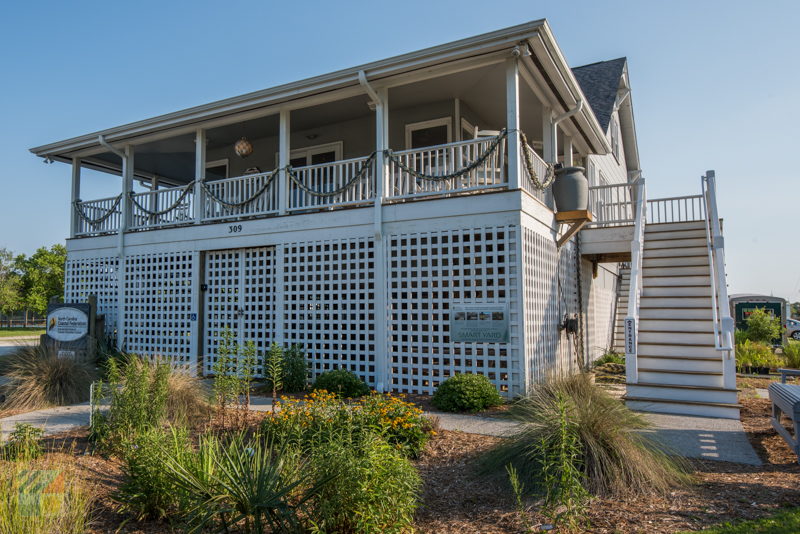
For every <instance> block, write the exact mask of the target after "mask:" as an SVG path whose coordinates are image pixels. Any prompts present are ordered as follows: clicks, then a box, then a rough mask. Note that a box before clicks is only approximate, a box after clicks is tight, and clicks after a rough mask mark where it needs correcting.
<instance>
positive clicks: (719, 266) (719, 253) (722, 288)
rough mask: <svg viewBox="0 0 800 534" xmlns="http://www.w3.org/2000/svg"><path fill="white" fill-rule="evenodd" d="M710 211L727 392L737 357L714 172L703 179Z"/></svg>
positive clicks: (714, 305)
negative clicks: (735, 354)
mask: <svg viewBox="0 0 800 534" xmlns="http://www.w3.org/2000/svg"><path fill="white" fill-rule="evenodd" d="M701 184H702V188H703V195H702V196H703V200H704V204H705V208H706V210H705V212H706V214H707V215H706V221H705V222H706V224H705V227H706V243H707V246H708V266H709V272H710V273H711V314H712V318H713V322H714V345H715V348H716V349H717V350H718V351H722V352H727V354H726V355H725V356H724V357H723V359H722V379H723V384H724V386H725V387H726V388H727V389H735V388H736V360H735V358H734V350H733V349H734V347H733V339H734V335H733V333H734V328H735V325H734V321H733V317H731V312H730V307H729V304H728V287H727V277H726V274H725V240H724V238H723V237H722V229H721V228H720V224H719V215H718V213H717V185H716V177H715V175H714V171H706V175H705V176H703V177H702V178H701Z"/></svg>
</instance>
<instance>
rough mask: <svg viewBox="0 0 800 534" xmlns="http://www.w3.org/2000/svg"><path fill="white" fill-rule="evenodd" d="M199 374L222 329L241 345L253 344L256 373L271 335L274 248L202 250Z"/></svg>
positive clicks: (207, 368)
mask: <svg viewBox="0 0 800 534" xmlns="http://www.w3.org/2000/svg"><path fill="white" fill-rule="evenodd" d="M204 284H205V287H206V289H205V292H204V295H203V305H204V314H203V342H204V343H203V346H204V352H205V357H204V374H206V375H210V374H213V372H214V371H213V367H214V362H216V354H217V347H218V346H219V340H220V339H221V338H222V335H223V333H224V332H225V330H226V329H227V330H230V332H231V334H232V335H233V340H234V341H235V342H237V343H239V345H241V346H244V344H245V343H247V342H248V341H252V342H253V343H255V345H256V352H257V358H256V374H257V375H258V376H261V374H262V373H263V363H264V355H265V354H266V352H267V350H269V345H270V343H271V342H272V341H273V340H274V339H275V300H274V296H275V249H274V248H273V247H258V248H245V249H232V250H214V251H208V252H206V253H205V281H204Z"/></svg>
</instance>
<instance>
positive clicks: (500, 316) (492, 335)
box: [450, 304, 508, 343]
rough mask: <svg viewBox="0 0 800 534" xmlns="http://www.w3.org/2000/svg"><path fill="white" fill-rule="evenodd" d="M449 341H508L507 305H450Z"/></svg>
mask: <svg viewBox="0 0 800 534" xmlns="http://www.w3.org/2000/svg"><path fill="white" fill-rule="evenodd" d="M450 341H466V342H470V341H471V342H484V343H508V306H507V305H506V304H453V305H451V306H450Z"/></svg>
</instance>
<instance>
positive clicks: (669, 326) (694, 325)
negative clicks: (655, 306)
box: [639, 317, 714, 333]
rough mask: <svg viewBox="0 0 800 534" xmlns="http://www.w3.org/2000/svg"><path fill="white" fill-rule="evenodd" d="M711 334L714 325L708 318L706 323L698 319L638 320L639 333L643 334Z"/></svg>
mask: <svg viewBox="0 0 800 534" xmlns="http://www.w3.org/2000/svg"><path fill="white" fill-rule="evenodd" d="M646 330H650V331H660V332H706V333H708V332H713V331H714V324H713V323H712V321H711V319H710V317H709V320H708V321H703V320H698V319H689V320H683V319H642V318H641V317H640V318H639V331H640V332H644V331H646Z"/></svg>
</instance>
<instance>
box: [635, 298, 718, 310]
mask: <svg viewBox="0 0 800 534" xmlns="http://www.w3.org/2000/svg"><path fill="white" fill-rule="evenodd" d="M639 306H641V307H642V308H652V307H662V308H708V309H709V311H711V302H710V300H709V299H708V297H671V296H661V297H656V296H654V297H651V296H642V297H641V299H640V300H639Z"/></svg>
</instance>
